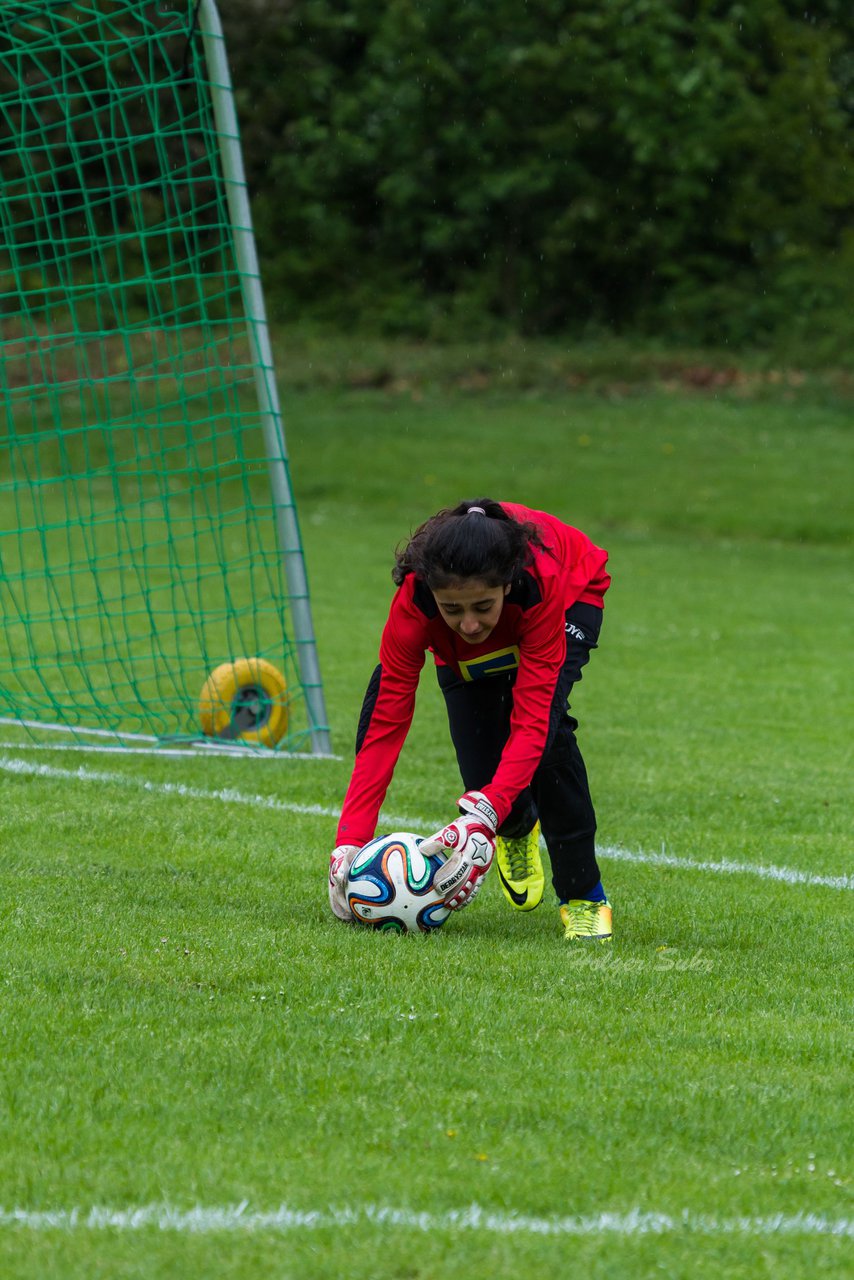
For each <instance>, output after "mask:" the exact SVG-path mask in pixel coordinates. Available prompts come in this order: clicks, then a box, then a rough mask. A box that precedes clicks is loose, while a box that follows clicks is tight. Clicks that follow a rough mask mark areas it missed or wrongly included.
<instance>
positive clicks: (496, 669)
mask: <svg viewBox="0 0 854 1280" xmlns="http://www.w3.org/2000/svg"><path fill="white" fill-rule="evenodd" d="M458 661H459V664H460V671H461V672H462V676H463V679H464V680H484V679H485V678H486V677H487V676H500V675H503V674H504V672H505V671H515V670H516V668H517V667H518V666H519V646H518V645H517V644H511V645H510V647H509V648H508V649H496V650H494V652H492V653H485V654H483V656H482V657H480V658H459V659H458Z"/></svg>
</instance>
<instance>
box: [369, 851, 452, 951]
mask: <svg viewBox="0 0 854 1280" xmlns="http://www.w3.org/2000/svg"><path fill="white" fill-rule="evenodd" d="M423 843H424V840H423V837H422V836H416V835H412V833H411V832H409V831H394V832H392V834H391V835H388V836H377V838H376V839H375V840H371V841H370V843H369V844H366V845H365V847H364V848H363V849H360V850H359V852H358V853H357V854H356V857H355V858H354V859H353V862H352V864H351V866H350V874H349V876H348V878H347V902H348V903H349V906H350V910H351V911H352V912H353V918H354V919H355V920H357V921H358V923H359V924H365V925H368V926H369V927H370V928H373V929H381V930H385V931H387V932H390V933H392V932H393V933H417V932H419V931H420V932H422V933H429V932H430V930H431V929H438V928H439V927H440V926H441V925H443V924H444V923H445V921H446V920H447V918H448V916H449V915H450V914H451V913H450V911H449V910H448V908H447V907H445V906H443V905H442V899H441V898H440V897H439V894H438V893H437V892H436V890H435V889H434V888H433V877H434V876H435V874H436V872H437V871H438V870H439V867H441V866H442V864H443V861H444V859H443V858H440V857H438V855H434V856H433V857H432V858H430V857H426V856H425V855H424V854H423V853H422V852H421V845H422V844H423Z"/></svg>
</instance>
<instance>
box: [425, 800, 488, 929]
mask: <svg viewBox="0 0 854 1280" xmlns="http://www.w3.org/2000/svg"><path fill="white" fill-rule="evenodd" d="M457 803H458V805H459V807H460V808H461V809H462V810H463V816H462V817H461V818H457V819H456V821H455V822H451V823H449V824H448V826H447V827H443V828H442V830H441V831H437V832H436V834H435V835H433V836H430V838H429V839H427V840H425V841H424V843H423V844H422V845H421V852H422V853H423V854H424V855H425V856H427V857H432V856H433V855H434V854H442V855H444V854H447V855H448V860H447V862H446V863H445V864H444V866H441V867H440V868H439V870H438V871H437V872H436V874H435V876H434V877H433V888H434V889H435V890H436V892H437V893H439V894H441V896H442V900H443V902H444V904H445V906H446V907H447V908H448V909H449V910H450V911H459V909H460V908H461V907H467V906H468V904H469V903H470V902H471V901H472V900H473V899H474V897H475V895H476V894H477V892H478V890H479V889H480V886H481V884H482V883H483V877H484V876H485V875H486V873H487V871H488V870H489V868H490V867H491V866H492V859H493V858H494V857H495V828H496V827H497V825H498V818H497V815H496V813H495V810H494V809H493V807H492V805H491V804H490V802H489V800H488V799H487V798H486V796H485V795H484V794H483V792H482V791H467V792H466V794H465V795H464V796H462V797H461V798H460V799H459V800H458V801H457Z"/></svg>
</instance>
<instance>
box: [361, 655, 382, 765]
mask: <svg viewBox="0 0 854 1280" xmlns="http://www.w3.org/2000/svg"><path fill="white" fill-rule="evenodd" d="M382 673H383V669H382V663H379V662H378V663H377V665H376V668H375V669H374V674H373V675H372V676H371V678H370V680H369V681H368V687H367V689H366V690H365V697H364V701H363V702H362V710H361V711H360V713H359V726H358V728H357V729H356V755H358V754H359V752H360V751H361V750H362V743H363V742H364V741H365V736H366V735H367V732H368V729H369V728H370V724H371V716H372V715H373V714H374V707H375V706H376V705H377V698H378V697H379V696H380V680H381V678H382Z"/></svg>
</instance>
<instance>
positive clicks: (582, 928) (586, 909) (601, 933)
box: [560, 898, 611, 942]
mask: <svg viewBox="0 0 854 1280" xmlns="http://www.w3.org/2000/svg"><path fill="white" fill-rule="evenodd" d="M560 918H561V920H562V921H563V936H564V937H565V938H569V939H570V940H575V939H580V940H581V941H583V942H610V941H611V904H610V902H608V901H607V900H606V901H605V902H588V901H587V900H586V899H585V898H575V899H570V901H569V902H565V903H564V904H563V906H562V907H561V909H560Z"/></svg>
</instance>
